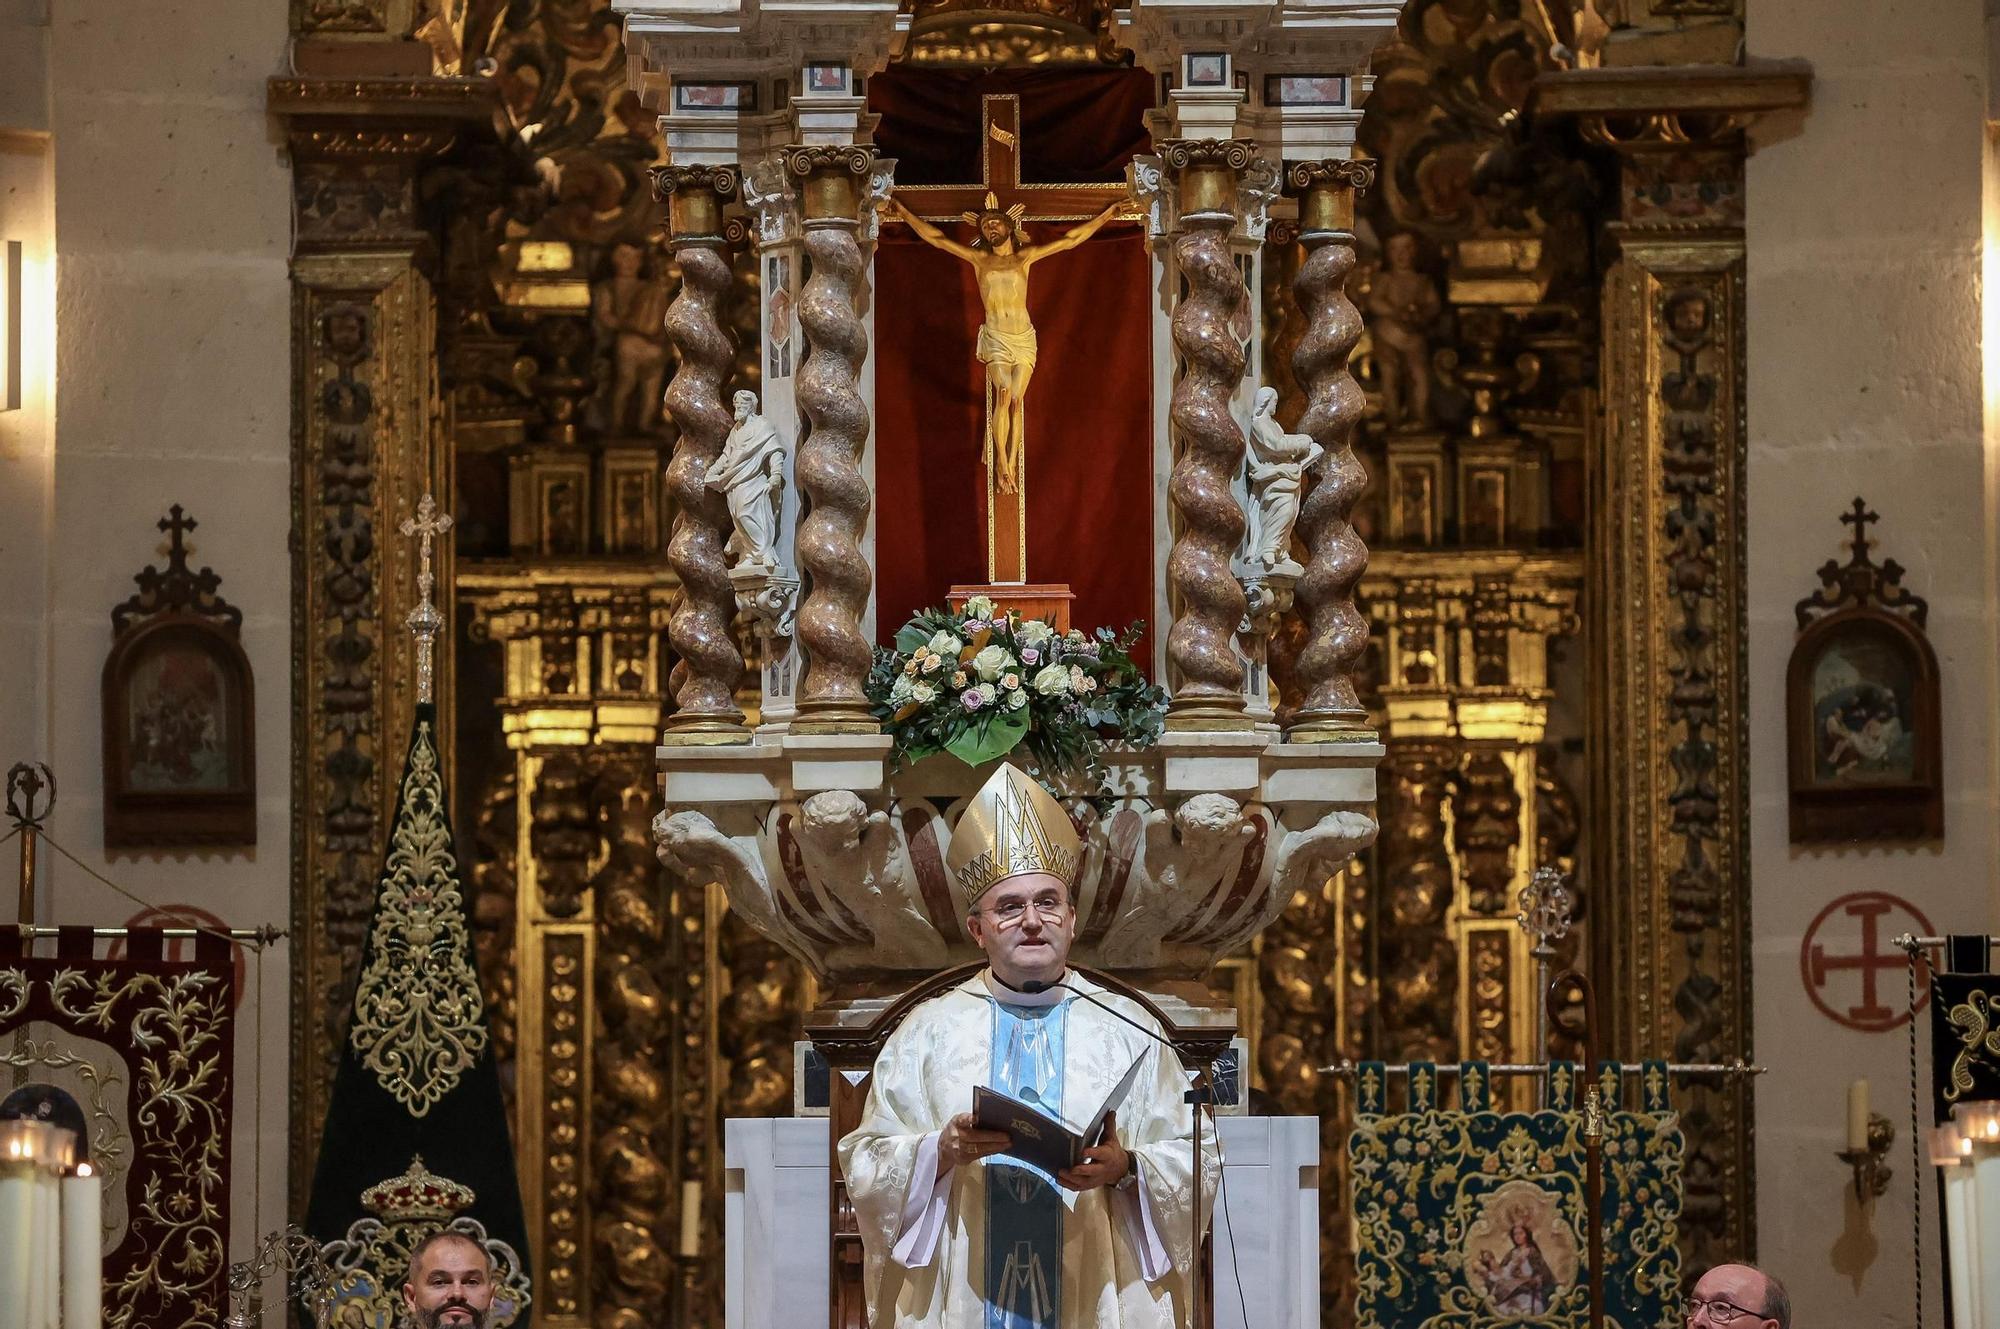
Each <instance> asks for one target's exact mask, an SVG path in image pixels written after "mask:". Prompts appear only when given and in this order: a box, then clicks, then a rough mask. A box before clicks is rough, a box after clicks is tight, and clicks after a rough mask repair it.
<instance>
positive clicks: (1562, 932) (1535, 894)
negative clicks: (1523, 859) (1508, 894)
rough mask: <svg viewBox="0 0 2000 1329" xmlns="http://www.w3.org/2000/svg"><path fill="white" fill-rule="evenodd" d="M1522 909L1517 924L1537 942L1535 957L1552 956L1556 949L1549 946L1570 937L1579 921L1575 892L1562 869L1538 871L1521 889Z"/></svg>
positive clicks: (1542, 868) (1554, 868)
mask: <svg viewBox="0 0 2000 1329" xmlns="http://www.w3.org/2000/svg"><path fill="white" fill-rule="evenodd" d="M1519 905H1520V912H1519V913H1517V914H1515V915H1514V921H1515V922H1516V923H1519V924H1520V925H1521V931H1523V932H1525V933H1527V934H1528V935H1529V936H1530V937H1533V938H1534V939H1535V949H1534V954H1536V955H1538V956H1549V955H1553V954H1554V953H1555V948H1554V947H1553V946H1551V945H1550V943H1551V942H1557V941H1561V940H1562V939H1563V938H1564V937H1567V936H1568V935H1569V925H1570V923H1571V921H1572V920H1573V919H1575V917H1576V892H1574V891H1573V890H1571V889H1570V885H1569V877H1568V875H1567V874H1565V873H1564V872H1563V870H1562V869H1561V868H1556V867H1539V868H1536V869H1535V875H1534V876H1532V877H1530V878H1529V879H1528V884H1527V885H1526V886H1523V887H1522V888H1521V895H1520V900H1519Z"/></svg>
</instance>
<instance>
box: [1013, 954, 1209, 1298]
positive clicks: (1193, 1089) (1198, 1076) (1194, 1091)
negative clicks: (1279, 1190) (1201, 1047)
mask: <svg viewBox="0 0 2000 1329" xmlns="http://www.w3.org/2000/svg"><path fill="white" fill-rule="evenodd" d="M1051 988H1055V989H1058V990H1060V991H1063V992H1067V993H1069V994H1070V995H1071V996H1072V997H1076V998H1078V999H1079V1000H1082V1001H1087V1002H1089V1003H1090V1004H1091V1005H1093V1006H1095V1007H1096V1008H1097V1009H1098V1010H1100V1011H1103V1012H1104V1013H1105V1014H1106V1015H1111V1016H1115V1017H1117V1018H1118V1019H1120V1020H1123V1021H1124V1022H1125V1023H1126V1024H1129V1025H1131V1026H1132V1027H1133V1028H1134V1029H1137V1030H1138V1031H1139V1032H1140V1033H1142V1034H1144V1035H1145V1036H1146V1037H1148V1038H1150V1039H1152V1040H1153V1041H1154V1042H1155V1043H1160V1044H1163V1045H1164V1046H1166V1047H1168V1048H1172V1049H1173V1053H1174V1055H1175V1056H1176V1057H1178V1056H1180V1049H1179V1048H1177V1047H1174V1041H1173V1040H1172V1039H1171V1038H1168V1037H1167V1036H1166V1035H1165V1034H1160V1033H1155V1032H1154V1031H1153V1030H1151V1029H1148V1028H1147V1027H1146V1026H1145V1025H1143V1024H1140V1023H1139V1022H1138V1021H1137V1020H1135V1019H1133V1018H1132V1017H1131V1016H1129V1015H1127V1014H1125V1012H1123V1011H1121V1010H1119V1009H1118V1008H1117V1007H1115V1006H1108V1005H1106V1004H1105V1003H1103V1002H1101V1001H1099V1000H1098V999H1097V998H1096V996H1094V995H1093V994H1091V993H1088V992H1085V991H1084V990H1083V989H1081V988H1075V987H1071V986H1070V985H1069V984H1067V983H1061V982H1056V981H1053V980H1051V981H1047V982H1044V981H1042V980H1041V979H1030V980H1028V981H1027V982H1025V983H1023V984H1021V987H1020V991H1022V992H1026V993H1029V994H1034V993H1037V992H1047V991H1048V990H1049V989H1051ZM1181 1101H1182V1102H1184V1103H1189V1104H1192V1105H1193V1107H1194V1112H1193V1125H1192V1126H1191V1127H1190V1129H1189V1131H1188V1138H1189V1143H1190V1144H1191V1145H1192V1146H1193V1152H1194V1184H1193V1187H1192V1189H1193V1191H1194V1231H1195V1243H1194V1268H1193V1269H1191V1270H1189V1290H1190V1293H1191V1297H1192V1300H1193V1302H1194V1305H1193V1306H1192V1307H1191V1308H1190V1309H1191V1310H1192V1311H1193V1314H1192V1316H1191V1317H1190V1318H1192V1320H1193V1321H1194V1323H1195V1324H1196V1325H1198V1326H1199V1325H1206V1326H1208V1329H1214V1325H1215V1312H1214V1311H1213V1310H1209V1311H1208V1313H1207V1314H1206V1315H1204V1314H1203V1304H1202V1295H1201V1293H1202V1281H1203V1280H1202V1276H1201V1232H1202V1221H1201V1110H1202V1108H1203V1107H1204V1106H1206V1107H1208V1108H1209V1111H1210V1114H1211V1116H1212V1115H1213V1113H1214V1101H1215V1088H1214V1086H1213V1084H1211V1082H1210V1081H1209V1078H1208V1071H1207V1069H1206V1068H1205V1067H1198V1068H1197V1069H1196V1070H1195V1074H1194V1083H1193V1084H1192V1085H1190V1086H1189V1087H1188V1091H1187V1094H1186V1096H1185V1097H1183V1098H1182V1100H1181ZM1221 1180H1222V1179H1221V1177H1220V1176H1219V1175H1218V1176H1217V1178H1216V1183H1217V1185H1218V1186H1219V1185H1220V1184H1221ZM1235 1258H1236V1256H1235V1250H1234V1248H1233V1247H1232V1248H1231V1251H1230V1259H1231V1260H1232V1261H1233V1260H1234V1259H1235ZM1237 1292H1238V1295H1239V1296H1240V1295H1241V1293H1242V1288H1241V1286H1240V1280H1239V1286H1238V1288H1237ZM1245 1323H1248V1320H1247V1317H1246V1320H1245Z"/></svg>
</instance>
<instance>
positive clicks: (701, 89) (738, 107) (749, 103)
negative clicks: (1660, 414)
mask: <svg viewBox="0 0 2000 1329" xmlns="http://www.w3.org/2000/svg"><path fill="white" fill-rule="evenodd" d="M674 109H675V110H676V111H737V112H745V113H748V112H754V111H755V110H756V109H757V85H756V84H755V83H751V82H747V81H739V82H733V83H676V84H674Z"/></svg>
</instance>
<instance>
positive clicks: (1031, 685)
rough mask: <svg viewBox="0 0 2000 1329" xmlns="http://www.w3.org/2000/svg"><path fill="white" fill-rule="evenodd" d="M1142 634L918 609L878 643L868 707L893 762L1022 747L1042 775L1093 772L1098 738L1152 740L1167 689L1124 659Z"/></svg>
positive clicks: (976, 606) (979, 603)
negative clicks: (1061, 629)
mask: <svg viewBox="0 0 2000 1329" xmlns="http://www.w3.org/2000/svg"><path fill="white" fill-rule="evenodd" d="M1144 630H1145V624H1144V623H1134V624H1133V625H1132V626H1131V627H1128V628H1126V629H1125V630H1124V631H1123V632H1113V631H1112V630H1111V629H1110V628H1099V629H1098V630H1097V632H1096V633H1095V635H1093V636H1086V635H1085V634H1084V633H1082V632H1078V631H1070V632H1066V633H1058V632H1057V631H1056V630H1055V628H1053V627H1051V626H1050V625H1049V624H1048V623H1046V622H1044V621H1042V620H1041V619H1038V618H1028V619H1024V618H1022V617H1021V616H1020V615H1019V614H1017V613H1003V612H1001V611H1000V610H999V609H998V608H997V607H995V605H994V603H993V601H991V600H989V599H987V598H986V597H985V596H974V597H973V598H972V599H970V600H968V601H966V604H965V609H964V610H963V611H962V612H956V611H953V610H949V609H926V610H924V611H923V612H921V613H919V614H917V615H916V617H914V618H912V619H911V620H910V621H909V622H908V623H906V624H904V626H903V629H902V631H900V632H898V633H897V634H896V644H895V646H894V648H888V647H877V648H876V650H875V667H874V668H873V669H872V670H870V671H869V675H868V699H869V701H870V702H872V703H873V704H874V708H875V714H876V716H877V717H878V718H879V719H880V720H881V721H882V725H883V728H885V729H887V730H888V732H889V734H890V735H891V736H892V737H893V738H894V739H895V754H896V760H897V762H898V763H899V764H901V763H905V762H914V761H920V760H922V759H923V758H925V757H928V756H930V755H931V754H933V753H936V752H949V753H951V754H952V755H953V756H954V757H957V758H958V759H959V760H960V761H962V762H964V763H965V764H966V765H968V766H978V765H980V764H981V763H983V762H988V761H992V760H994V759H995V758H996V757H1001V756H1005V755H1006V754H1007V753H1009V752H1012V751H1013V750H1014V749H1015V748H1016V747H1023V748H1025V749H1026V751H1027V754H1028V756H1029V758H1030V759H1031V761H1032V764H1033V765H1034V767H1035V768H1036V771H1037V773H1038V774H1040V775H1041V776H1042V777H1043V778H1044V779H1046V778H1048V777H1050V776H1053V775H1057V774H1087V775H1096V774H1097V773H1098V772H1099V771H1100V770H1101V769H1102V763H1101V761H1100V758H1099V752H1100V749H1101V748H1102V747H1103V745H1104V743H1105V742H1107V741H1113V740H1122V741H1125V742H1129V743H1134V744H1137V745H1139V746H1141V747H1143V746H1146V745H1148V744H1150V743H1152V742H1153V740H1154V739H1156V738H1158V737H1159V735H1160V729H1161V725H1162V722H1163V717H1164V716H1165V714H1166V706H1167V697H1166V693H1165V692H1163V691H1162V690H1161V689H1159V688H1156V687H1154V686H1153V685H1152V684H1150V683H1148V682H1147V681H1146V677H1145V675H1144V674H1142V673H1140V672H1139V666H1138V665H1137V664H1135V663H1134V662H1133V660H1132V654H1131V651H1132V646H1133V644H1134V643H1135V642H1136V641H1137V640H1138V639H1139V634H1140V633H1141V632H1142V631H1144Z"/></svg>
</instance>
